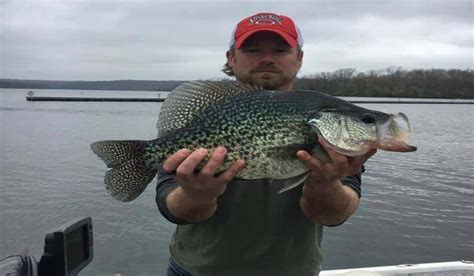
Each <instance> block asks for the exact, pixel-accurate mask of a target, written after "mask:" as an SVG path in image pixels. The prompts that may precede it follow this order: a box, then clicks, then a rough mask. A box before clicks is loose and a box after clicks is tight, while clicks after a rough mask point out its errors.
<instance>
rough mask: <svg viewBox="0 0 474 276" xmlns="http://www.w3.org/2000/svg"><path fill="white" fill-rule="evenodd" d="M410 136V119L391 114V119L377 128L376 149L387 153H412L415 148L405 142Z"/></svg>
mask: <svg viewBox="0 0 474 276" xmlns="http://www.w3.org/2000/svg"><path fill="white" fill-rule="evenodd" d="M409 135H410V123H409V122H408V117H407V116H406V115H405V114H403V113H398V114H391V115H390V117H389V119H388V120H387V121H386V122H385V123H384V124H382V125H379V126H378V127H377V141H378V142H377V146H376V148H378V149H381V150H385V151H396V152H412V151H416V149H417V148H416V147H415V146H411V145H409V144H407V143H406V142H405V141H406V140H407V139H408V136H409Z"/></svg>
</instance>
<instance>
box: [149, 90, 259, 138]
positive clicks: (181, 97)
mask: <svg viewBox="0 0 474 276" xmlns="http://www.w3.org/2000/svg"><path fill="white" fill-rule="evenodd" d="M261 90H263V89H262V88H260V87H256V86H253V85H249V84H242V83H239V82H236V81H192V82H186V83H184V84H182V85H180V86H178V87H176V88H175V89H174V90H173V91H171V93H170V94H169V95H168V96H167V97H166V100H165V101H164V102H163V105H162V107H161V110H160V115H159V118H158V123H157V125H156V128H157V129H158V136H163V135H165V134H166V133H167V132H169V131H171V130H174V129H179V128H183V127H186V126H187V124H188V123H189V122H190V121H191V119H192V118H193V115H194V114H196V113H198V112H199V111H200V110H202V109H203V108H205V107H207V106H210V105H213V104H215V103H217V102H219V101H221V100H223V99H225V98H228V97H230V96H235V95H239V94H246V93H253V92H256V91H261Z"/></svg>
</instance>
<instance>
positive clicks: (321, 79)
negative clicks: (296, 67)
mask: <svg viewBox="0 0 474 276" xmlns="http://www.w3.org/2000/svg"><path fill="white" fill-rule="evenodd" d="M295 89H307V90H316V91H321V92H325V93H327V94H331V95H335V96H357V97H369V96H370V97H403V98H460V99H472V98H474V70H472V69H466V70H461V69H447V70H446V69H414V70H404V69H402V68H401V67H389V68H386V69H383V70H377V71H376V70H372V71H369V72H357V71H356V69H353V68H344V69H339V70H336V71H334V72H322V73H316V74H312V75H307V76H303V77H301V78H298V79H297V80H296V82H295Z"/></svg>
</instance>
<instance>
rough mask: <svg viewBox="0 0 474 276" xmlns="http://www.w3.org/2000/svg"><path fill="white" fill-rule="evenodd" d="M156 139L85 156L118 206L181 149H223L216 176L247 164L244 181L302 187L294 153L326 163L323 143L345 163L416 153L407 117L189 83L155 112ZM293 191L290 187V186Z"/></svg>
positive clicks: (230, 85) (104, 144) (323, 98)
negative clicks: (102, 169)
mask: <svg viewBox="0 0 474 276" xmlns="http://www.w3.org/2000/svg"><path fill="white" fill-rule="evenodd" d="M157 127H158V130H159V137H158V138H157V139H154V140H151V141H132V140H124V141H99V142H95V143H93V144H92V145H91V149H92V151H93V152H94V153H96V154H97V155H98V156H99V157H100V158H101V159H102V160H104V162H105V163H106V165H107V167H108V168H110V169H109V170H108V171H107V172H106V175H105V184H106V188H107V190H108V191H109V192H110V193H111V194H112V196H113V197H115V198H117V199H119V200H121V201H130V200H133V199H135V198H136V197H137V196H138V195H140V193H142V192H143V190H144V189H145V188H146V186H147V185H148V183H149V182H151V180H152V179H153V178H154V176H155V175H156V172H157V169H158V168H159V166H160V165H161V163H162V162H163V161H164V160H165V159H166V158H167V157H168V156H169V155H171V154H173V153H174V152H176V151H177V150H179V149H181V148H188V149H190V150H194V149H197V148H200V147H202V148H206V149H208V150H209V151H210V152H212V151H213V149H215V148H216V147H218V146H224V147H226V148H227V157H226V160H225V162H224V165H223V166H222V167H221V170H224V169H226V168H228V167H229V166H230V165H231V164H232V163H233V162H234V161H235V160H237V159H243V160H245V161H246V166H245V168H244V169H243V170H242V171H241V172H240V173H239V174H238V175H237V178H242V179H259V178H269V179H291V180H290V181H289V183H288V184H295V182H296V183H300V182H302V179H304V177H303V176H304V175H306V174H307V172H308V169H307V167H305V166H304V164H303V163H302V162H301V161H300V160H299V159H298V158H297V157H296V152H297V151H298V150H306V151H308V152H309V153H311V154H312V155H313V156H315V157H317V158H319V159H321V160H327V155H326V153H325V152H324V150H322V148H321V147H319V145H318V143H317V135H321V136H322V137H323V138H324V139H325V140H326V141H327V142H328V143H329V144H330V145H331V146H332V147H334V149H336V150H337V151H339V152H342V153H344V154H346V155H359V154H364V153H365V152H367V151H368V150H369V149H371V148H379V149H383V150H389V151H414V150H416V148H415V147H412V146H409V145H406V144H405V143H404V140H405V139H406V137H407V136H408V133H409V132H410V129H409V124H408V120H407V118H406V116H405V115H403V114H397V115H389V114H386V113H382V112H379V111H373V110H368V109H365V108H362V107H359V106H356V105H354V104H351V103H349V102H347V101H344V100H342V99H339V98H336V97H333V96H329V95H326V94H323V93H320V92H314V91H267V90H262V89H258V88H255V87H252V86H249V85H243V84H239V83H236V82H206V81H198V82H190V83H185V84H183V85H181V86H179V87H177V88H176V89H175V90H173V91H172V92H171V93H170V95H169V96H168V98H167V99H166V101H165V102H164V104H163V107H162V109H161V112H160V118H159V121H158V125H157ZM291 186H294V185H291Z"/></svg>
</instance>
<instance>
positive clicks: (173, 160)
mask: <svg viewBox="0 0 474 276" xmlns="http://www.w3.org/2000/svg"><path fill="white" fill-rule="evenodd" d="M190 154H191V151H190V150H188V149H180V150H178V151H177V152H175V153H174V154H172V155H171V156H170V157H168V158H167V159H166V160H165V162H163V171H164V172H165V173H172V172H175V171H176V169H177V168H178V166H179V164H181V162H183V161H184V159H186V158H187V157H188V156H189V155H190Z"/></svg>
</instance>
